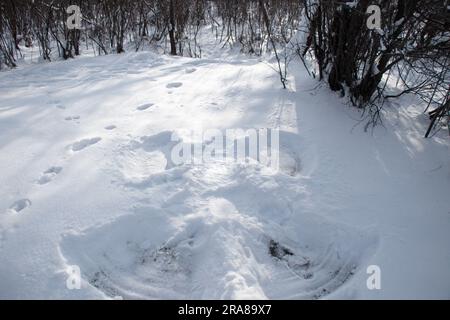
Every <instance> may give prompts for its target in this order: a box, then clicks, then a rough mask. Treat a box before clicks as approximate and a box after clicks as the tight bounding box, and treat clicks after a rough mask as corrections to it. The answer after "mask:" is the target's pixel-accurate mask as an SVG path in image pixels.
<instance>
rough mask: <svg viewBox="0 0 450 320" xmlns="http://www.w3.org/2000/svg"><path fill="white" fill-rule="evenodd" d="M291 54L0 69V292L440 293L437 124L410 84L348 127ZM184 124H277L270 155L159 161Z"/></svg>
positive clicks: (445, 224) (445, 188) (446, 242)
mask: <svg viewBox="0 0 450 320" xmlns="http://www.w3.org/2000/svg"><path fill="white" fill-rule="evenodd" d="M291 67H292V68H291V76H290V83H289V89H288V90H282V89H281V85H280V83H279V79H278V76H277V74H276V73H275V72H274V70H273V69H271V68H270V67H269V65H268V63H267V62H264V61H262V60H259V59H256V58H250V57H242V56H239V55H229V56H228V58H226V59H224V56H222V57H220V58H218V57H217V56H214V55H210V56H209V57H206V58H203V59H190V58H181V57H168V56H163V55H155V54H152V53H150V52H140V53H126V54H122V55H110V56H104V57H84V58H77V59H76V60H70V61H60V62H52V63H49V64H42V63H41V64H34V65H29V66H26V67H23V68H21V69H18V70H14V71H8V72H2V73H0V298H65V299H73V298H112V297H115V296H121V297H123V298H175V299H179V298H181V299H183V298H194V299H195V298H205V299H214V298H230V299H238V298H243V299H247V298H250V299H266V298H272V299H298V298H369V299H377V298H450V232H449V231H450V197H449V195H450V139H449V138H448V137H446V136H445V134H442V135H438V136H436V137H433V138H431V139H427V140H425V139H423V138H422V136H423V133H424V132H425V128H426V125H427V121H426V119H425V117H424V116H423V115H422V114H421V112H422V111H423V105H421V104H419V103H418V101H416V100H415V98H414V97H405V98H404V99H403V100H401V101H400V102H401V104H399V105H396V106H393V107H392V108H388V109H387V111H386V113H385V121H384V127H381V126H379V127H377V128H375V130H374V132H373V133H370V132H368V133H366V132H363V125H357V124H358V119H359V117H360V115H359V113H358V112H357V110H355V109H353V108H349V107H348V106H347V105H346V104H345V101H343V100H342V99H340V98H338V97H337V96H336V95H335V94H333V93H331V92H330V91H329V90H328V89H327V88H325V87H320V86H319V87H318V83H317V81H316V80H313V79H311V78H310V77H308V76H307V74H306V71H304V70H303V68H302V67H301V66H300V64H299V63H293V64H292V65H291ZM201 128H217V129H221V130H224V129H227V128H279V129H280V157H281V164H280V170H279V171H273V170H267V168H265V167H263V166H262V165H260V164H258V163H248V164H242V163H241V164H239V163H230V162H221V161H212V162H208V163H203V164H195V165H189V164H185V165H171V163H170V159H169V158H170V149H171V146H173V142H172V141H171V136H172V133H179V132H182V129H201ZM73 265H76V266H79V268H80V271H81V275H82V286H81V289H79V290H77V289H74V290H69V289H68V288H67V286H66V282H67V279H68V273H67V270H68V268H69V266H73ZM370 265H377V266H379V267H380V270H381V289H380V290H369V289H368V288H367V286H366V280H367V278H368V277H369V275H368V274H367V273H366V269H367V267H368V266H370Z"/></svg>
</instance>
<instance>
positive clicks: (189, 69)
mask: <svg viewBox="0 0 450 320" xmlns="http://www.w3.org/2000/svg"><path fill="white" fill-rule="evenodd" d="M185 71H186V73H193V72H195V71H197V69H195V68H187V69H186V70H185Z"/></svg>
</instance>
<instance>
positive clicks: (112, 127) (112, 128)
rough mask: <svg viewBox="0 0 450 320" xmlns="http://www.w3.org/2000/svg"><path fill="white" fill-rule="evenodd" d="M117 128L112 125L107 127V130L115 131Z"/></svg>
mask: <svg viewBox="0 0 450 320" xmlns="http://www.w3.org/2000/svg"><path fill="white" fill-rule="evenodd" d="M115 128H117V127H116V126H115V125H113V124H112V125H110V126H106V127H105V130H114V129H115Z"/></svg>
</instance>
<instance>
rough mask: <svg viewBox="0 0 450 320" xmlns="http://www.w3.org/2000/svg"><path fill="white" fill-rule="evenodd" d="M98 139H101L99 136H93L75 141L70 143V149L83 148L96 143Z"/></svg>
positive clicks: (77, 149) (78, 149)
mask: <svg viewBox="0 0 450 320" xmlns="http://www.w3.org/2000/svg"><path fill="white" fill-rule="evenodd" d="M100 140H102V138H100V137H95V138H90V139H83V140H80V141H77V142H75V143H73V144H72V145H71V149H72V151H75V152H76V151H80V150H83V149H84V148H87V147H89V146H91V145H93V144H96V143H97V142H99V141H100Z"/></svg>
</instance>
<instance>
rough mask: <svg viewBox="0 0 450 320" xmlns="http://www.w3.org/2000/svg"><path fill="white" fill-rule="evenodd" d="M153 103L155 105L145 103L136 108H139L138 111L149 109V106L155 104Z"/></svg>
mask: <svg viewBox="0 0 450 320" xmlns="http://www.w3.org/2000/svg"><path fill="white" fill-rule="evenodd" d="M153 105H154V103H147V104H143V105H141V106H139V107H137V108H136V110H138V111H144V110H147V109H148V108H150V107H151V106H153Z"/></svg>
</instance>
